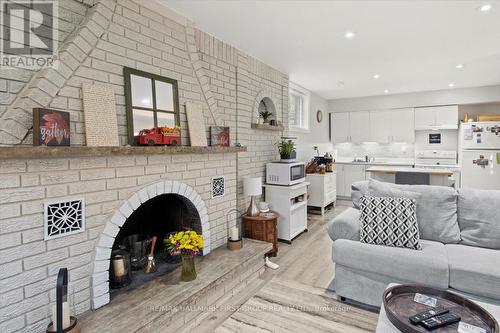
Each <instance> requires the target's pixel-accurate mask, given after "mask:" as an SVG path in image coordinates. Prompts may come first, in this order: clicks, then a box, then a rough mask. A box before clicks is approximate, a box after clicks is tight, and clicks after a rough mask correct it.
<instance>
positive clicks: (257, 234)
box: [242, 210, 280, 257]
mask: <svg viewBox="0 0 500 333" xmlns="http://www.w3.org/2000/svg"><path fill="white" fill-rule="evenodd" d="M279 216H280V215H279V214H278V213H277V212H275V211H272V210H270V211H269V212H267V213H259V214H258V215H257V216H247V215H244V216H243V217H242V222H243V235H244V237H247V238H252V239H257V240H261V241H265V242H269V243H272V244H273V249H272V250H271V251H269V252H268V253H267V255H269V256H271V257H276V255H277V254H278V230H277V229H278V228H277V224H278V217H279Z"/></svg>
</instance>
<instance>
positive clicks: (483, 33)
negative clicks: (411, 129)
mask: <svg viewBox="0 0 500 333" xmlns="http://www.w3.org/2000/svg"><path fill="white" fill-rule="evenodd" d="M158 1H159V2H161V3H162V4H164V5H165V6H167V7H169V8H171V9H173V10H174V11H176V12H178V13H179V14H181V15H184V16H186V17H188V18H189V19H191V20H192V21H193V22H194V23H195V25H196V26H197V27H198V28H200V29H202V30H204V31H206V32H208V33H210V34H213V35H214V36H216V37H218V38H219V39H221V40H224V41H226V42H228V43H230V44H232V45H234V46H236V47H237V48H239V49H241V50H243V51H245V52H246V53H248V54H250V55H252V56H254V57H256V58H258V59H260V60H262V61H264V62H266V63H268V64H269V65H272V66H274V67H275V68H277V69H280V70H282V71H284V72H286V73H289V75H290V80H291V81H293V82H295V83H297V84H299V85H301V86H303V87H305V88H307V89H309V90H311V91H313V92H315V93H317V94H319V95H320V96H322V97H324V98H327V99H335V98H345V97H357V96H370V95H381V94H384V90H385V89H388V90H389V91H390V93H391V94H392V93H402V92H413V91H425V90H439V89H451V88H449V87H448V85H449V83H451V82H453V83H455V88H460V87H473V86H484V85H493V84H499V83H500V1H497V0H495V1H489V3H490V4H493V9H492V10H491V11H490V12H488V13H482V12H480V11H478V10H477V8H478V7H479V6H480V5H481V4H483V2H481V1H469V0H466V1H463V0H461V1H460V0H459V1H452V0H445V1H404V0H399V1H396V0H394V1H378V0H373V1H298V0H295V1H276V0H268V1H260V0H250V1H245V0H239V1H237V0H236V1H227V0H205V1H200V0H158ZM348 30H350V31H354V32H355V33H356V37H355V38H354V39H352V40H347V39H346V38H344V34H345V32H346V31H348ZM459 63H462V64H464V68H463V69H462V70H458V69H456V68H455V66H456V65H457V64H459ZM375 73H378V74H379V75H380V78H379V79H378V80H375V79H373V75H374V74H375ZM339 81H342V82H344V85H343V86H339V85H338V82H339Z"/></svg>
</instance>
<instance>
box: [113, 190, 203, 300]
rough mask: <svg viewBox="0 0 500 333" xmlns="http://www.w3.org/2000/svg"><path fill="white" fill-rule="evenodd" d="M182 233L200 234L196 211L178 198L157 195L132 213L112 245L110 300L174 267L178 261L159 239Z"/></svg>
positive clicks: (180, 197) (177, 195)
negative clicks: (149, 257) (151, 261)
mask: <svg viewBox="0 0 500 333" xmlns="http://www.w3.org/2000/svg"><path fill="white" fill-rule="evenodd" d="M183 230H195V231H196V232H198V233H202V223H201V219H200V215H199V213H198V209H197V208H196V206H195V205H194V203H193V202H192V201H191V200H189V199H188V198H186V197H184V196H182V195H179V194H176V193H167V194H161V195H158V196H156V197H153V198H151V199H149V200H147V201H146V202H144V203H142V204H141V205H140V206H139V207H138V208H137V209H136V210H135V211H133V212H132V214H130V216H129V217H128V218H127V219H126V221H125V223H124V224H123V226H122V227H121V228H120V231H119V232H118V234H117V235H116V237H115V240H114V243H113V247H112V252H111V260H110V264H109V287H110V294H111V297H113V296H115V295H116V294H119V293H122V292H123V291H128V290H132V289H135V288H137V287H139V286H140V285H142V284H144V283H146V282H149V281H151V280H153V279H155V278H157V277H159V276H162V275H164V274H166V273H168V272H170V271H172V270H173V269H175V268H176V267H178V266H179V264H180V258H179V257H178V256H171V255H170V254H169V253H168V251H167V249H166V248H165V245H164V244H163V239H164V238H165V237H167V236H168V235H169V234H171V233H176V232H178V231H183ZM151 253H153V254H154V263H155V267H154V269H151V263H148V256H149V255H150V254H151ZM127 256H129V257H127Z"/></svg>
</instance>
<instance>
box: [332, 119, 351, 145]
mask: <svg viewBox="0 0 500 333" xmlns="http://www.w3.org/2000/svg"><path fill="white" fill-rule="evenodd" d="M331 115H332V117H331V129H332V141H333V143H342V142H349V141H350V139H349V112H334V113H332V114H331Z"/></svg>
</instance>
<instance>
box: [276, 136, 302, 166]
mask: <svg viewBox="0 0 500 333" xmlns="http://www.w3.org/2000/svg"><path fill="white" fill-rule="evenodd" d="M276 146H277V147H278V151H279V153H280V158H281V160H282V161H289V160H295V158H296V157H297V152H296V151H295V142H293V140H292V139H291V138H285V137H283V138H281V140H280V141H278V142H276Z"/></svg>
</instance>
